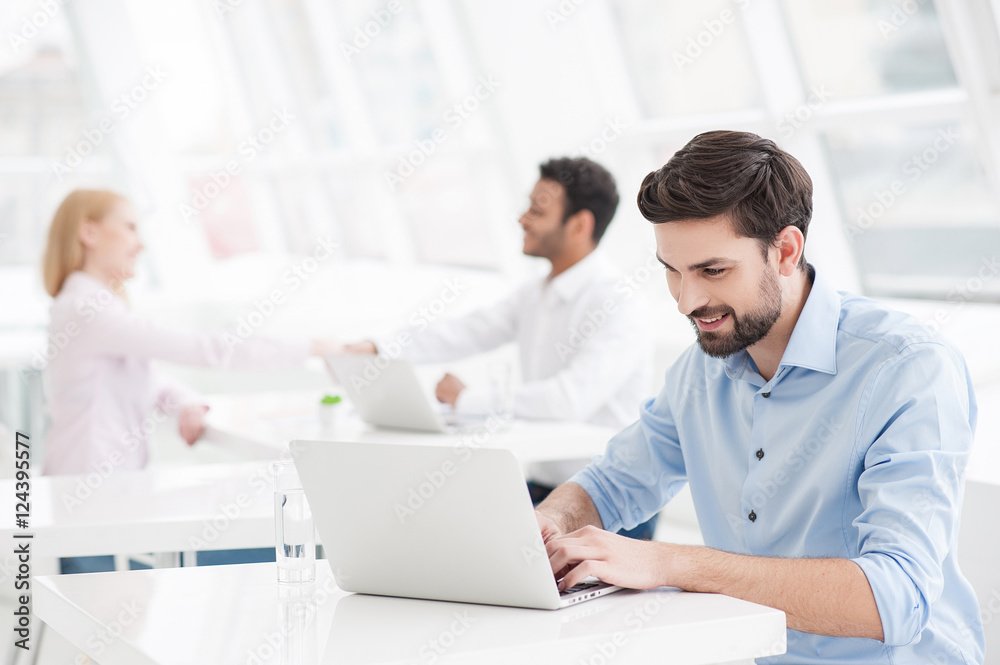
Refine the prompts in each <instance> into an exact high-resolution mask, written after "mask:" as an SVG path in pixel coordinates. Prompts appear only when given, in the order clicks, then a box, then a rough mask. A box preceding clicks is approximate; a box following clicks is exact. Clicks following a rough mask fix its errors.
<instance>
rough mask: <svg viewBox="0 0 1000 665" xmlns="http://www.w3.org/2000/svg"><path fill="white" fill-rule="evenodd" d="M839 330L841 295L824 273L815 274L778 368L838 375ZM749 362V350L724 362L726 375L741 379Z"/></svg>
mask: <svg viewBox="0 0 1000 665" xmlns="http://www.w3.org/2000/svg"><path fill="white" fill-rule="evenodd" d="M839 327H840V294H839V293H837V291H836V289H834V288H833V285H831V284H830V283H829V281H827V279H826V278H825V277H824V275H823V273H822V272H819V271H815V272H814V276H813V284H812V288H811V289H810V290H809V297H808V298H806V303H805V305H803V306H802V311H801V312H799V318H798V320H797V321H796V322H795V328H793V329H792V336H791V338H789V340H788V345H787V346H785V352H784V353H783V354H782V356H781V363H780V364H779V365H778V366H779V367H786V366H788V367H803V368H805V369H811V370H816V371H817V372H825V373H827V374H836V373H837V330H838V328H839ZM749 363H750V354H749V353H747V351H746V349H744V350H743V351H740V352H739V353H734V354H733V355H731V356H729V357H728V358H726V359H725V367H726V374H727V375H728V376H729V378H731V379H739V378H742V376H743V373H744V372H745V371H746V370H747V368H748V367H749Z"/></svg>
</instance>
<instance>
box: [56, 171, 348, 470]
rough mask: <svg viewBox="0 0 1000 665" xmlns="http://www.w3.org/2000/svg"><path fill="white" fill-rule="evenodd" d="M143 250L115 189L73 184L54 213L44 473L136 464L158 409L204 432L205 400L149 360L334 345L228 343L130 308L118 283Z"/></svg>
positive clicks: (230, 357) (290, 353) (297, 352)
mask: <svg viewBox="0 0 1000 665" xmlns="http://www.w3.org/2000/svg"><path fill="white" fill-rule="evenodd" d="M142 249H143V244H142V241H141V240H140V239H139V234H138V232H137V223H136V215H135V210H134V209H133V208H132V206H131V205H130V204H129V202H128V201H127V200H126V199H125V198H123V197H122V196H119V195H118V194H115V193H114V192H109V191H104V190H76V191H74V192H72V193H70V194H69V195H68V196H67V197H66V198H65V199H64V200H63V202H62V204H61V205H60V206H59V209H58V210H57V211H56V213H55V217H54V218H53V220H52V226H51V227H50V228H49V236H48V243H47V246H46V248H45V256H44V261H43V273H44V280H45V289H46V291H48V292H49V294H50V295H51V296H52V297H53V298H55V302H54V303H53V304H52V309H51V318H50V324H49V338H50V339H54V338H55V336H56V335H63V336H64V337H63V338H64V339H67V340H68V342H67V344H66V345H65V346H64V348H62V350H60V351H59V352H58V353H57V354H56V355H55V356H54V357H52V358H51V359H50V360H49V363H48V367H47V370H46V371H47V377H46V390H47V401H48V405H49V415H50V417H51V428H50V431H49V434H48V437H47V443H46V455H45V464H44V467H43V473H44V474H48V475H57V474H82V473H90V472H93V471H99V470H100V469H101V468H102V467H103V468H104V469H105V472H106V469H107V468H109V466H110V467H111V468H114V469H125V470H133V469H141V468H143V467H144V466H145V465H146V462H147V459H148V457H149V452H148V442H147V440H146V437H147V432H148V431H149V430H151V429H152V426H153V425H155V423H156V422H158V421H159V420H162V418H163V415H176V416H177V418H178V424H179V430H180V435H181V437H183V438H184V440H185V441H187V442H188V444H193V443H194V442H195V441H196V440H197V439H198V438H199V437H200V436H201V434H202V432H203V431H204V416H205V412H206V411H207V410H208V407H207V406H205V405H204V402H203V400H202V399H201V398H200V397H199V396H198V395H197V394H196V393H194V392H192V391H191V390H189V389H187V388H185V387H184V386H183V385H181V384H179V383H177V382H175V381H171V380H170V379H168V378H167V377H165V376H162V375H160V374H159V373H157V372H156V371H155V370H154V369H153V368H152V366H151V364H150V361H152V360H154V359H157V360H164V361H167V362H172V363H178V364H183V365H201V366H207V367H218V368H233V369H249V368H273V367H284V366H290V365H297V364H300V363H302V362H303V361H304V360H305V359H306V357H307V356H309V355H310V354H312V355H321V354H326V353H331V352H333V351H335V350H336V347H337V345H336V343H334V342H332V341H324V340H313V341H311V342H310V341H308V340H298V341H282V340H277V339H271V338H266V337H262V336H261V337H257V336H255V337H251V338H249V339H245V340H242V341H241V342H240V343H238V344H230V343H229V342H227V341H226V338H225V336H224V334H223V333H193V332H186V331H183V330H177V329H173V328H167V327H163V326H159V325H157V324H155V323H152V322H151V321H148V320H146V319H144V318H142V317H140V316H137V315H136V314H135V313H133V312H132V310H131V309H130V308H129V304H128V301H127V300H126V298H125V292H124V283H125V282H126V281H128V280H129V279H130V278H132V277H133V276H134V275H135V261H136V257H137V256H138V255H139V252H141V251H142ZM230 339H232V338H230Z"/></svg>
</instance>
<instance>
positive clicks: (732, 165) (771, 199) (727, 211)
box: [638, 131, 812, 268]
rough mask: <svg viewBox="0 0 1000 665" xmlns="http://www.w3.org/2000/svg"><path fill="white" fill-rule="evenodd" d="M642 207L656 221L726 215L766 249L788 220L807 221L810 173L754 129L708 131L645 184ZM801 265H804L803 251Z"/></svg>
mask: <svg viewBox="0 0 1000 665" xmlns="http://www.w3.org/2000/svg"><path fill="white" fill-rule="evenodd" d="M638 203H639V211H640V212H641V213H642V216H643V217H645V218H646V219H648V220H649V221H650V222H652V223H654V224H662V223H664V222H677V221H685V220H692V219H708V218H710V217H717V216H719V215H727V216H728V217H729V219H730V220H731V222H732V225H733V230H734V231H735V232H736V235H738V236H741V237H745V238H755V239H757V240H758V241H759V242H760V243H761V247H762V249H763V251H764V253H765V257H766V253H767V249H768V248H770V247H771V246H772V245H773V244H774V239H775V237H777V235H778V233H780V232H781V230H782V229H783V228H785V227H786V226H794V227H796V228H797V229H799V230H800V231H802V235H803V237H804V236H805V235H806V232H807V231H808V229H809V219H810V218H811V217H812V179H811V178H810V177H809V174H808V173H806V170H805V168H803V166H802V164H801V163H800V162H799V160H797V159H795V158H794V157H792V156H791V155H789V154H788V153H787V152H785V151H784V150H782V149H781V148H779V147H778V146H777V145H776V144H775V143H774V141H771V140H770V139H765V138H761V137H760V136H757V135H756V134H751V133H749V132H733V131H714V132H705V133H704V134H699V135H698V136H696V137H694V138H693V139H691V141H689V142H688V144H687V145H686V146H684V147H683V148H681V149H680V150H678V151H677V152H676V153H675V154H674V156H673V157H671V158H670V161H668V162H667V163H666V164H665V165H664V166H663V168H661V169H659V170H658V171H653V172H652V173H650V174H649V175H647V176H646V177H645V179H644V180H643V181H642V186H641V187H640V188H639V196H638ZM798 267H799V268H805V267H806V258H805V252H803V253H802V258H801V259H800V260H799V265H798Z"/></svg>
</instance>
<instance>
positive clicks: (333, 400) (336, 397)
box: [319, 395, 343, 404]
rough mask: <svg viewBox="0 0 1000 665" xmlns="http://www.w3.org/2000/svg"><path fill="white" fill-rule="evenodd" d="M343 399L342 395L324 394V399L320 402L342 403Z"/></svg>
mask: <svg viewBox="0 0 1000 665" xmlns="http://www.w3.org/2000/svg"><path fill="white" fill-rule="evenodd" d="M342 401H343V400H342V399H340V395H324V396H323V399H321V400H320V401H319V403H320V404H340V403H341V402H342Z"/></svg>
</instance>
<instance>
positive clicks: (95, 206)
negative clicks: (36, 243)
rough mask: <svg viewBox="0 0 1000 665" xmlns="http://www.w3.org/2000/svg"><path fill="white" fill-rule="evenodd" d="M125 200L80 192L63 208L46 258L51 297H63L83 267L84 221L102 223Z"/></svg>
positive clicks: (55, 218) (44, 270)
mask: <svg viewBox="0 0 1000 665" xmlns="http://www.w3.org/2000/svg"><path fill="white" fill-rule="evenodd" d="M124 200H125V197H123V196H121V195H119V194H116V193H114V192H109V191H107V190H103V189H77V190H74V191H72V192H70V193H69V194H68V195H67V196H66V198H64V199H63V201H62V203H60V204H59V208H58V209H57V210H56V214H55V215H54V216H53V217H52V224H51V226H49V238H48V242H46V244H45V254H44V255H43V257H42V278H43V281H44V283H45V290H46V291H48V294H49V295H50V296H52V297H53V298H55V297H56V296H57V295H59V292H60V291H62V287H63V283H64V282H65V281H66V278H67V277H68V276H69V274H70V273H71V272H73V271H74V270H79V269H80V268H82V267H83V245H82V244H81V243H80V224H82V223H83V220H85V219H92V220H95V221H100V220H101V219H103V218H104V216H105V215H106V214H108V211H110V210H111V207H112V206H113V205H114V204H116V203H118V202H119V201H124Z"/></svg>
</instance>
